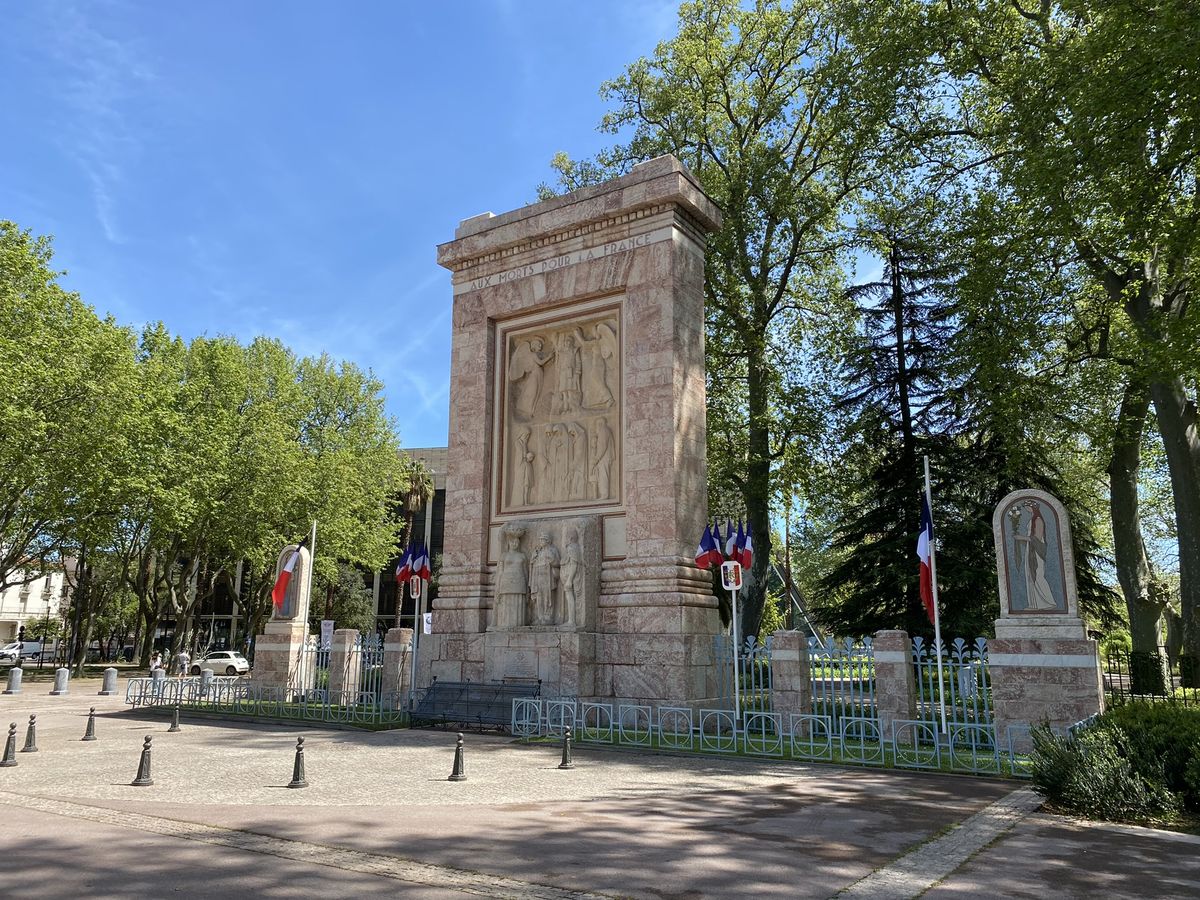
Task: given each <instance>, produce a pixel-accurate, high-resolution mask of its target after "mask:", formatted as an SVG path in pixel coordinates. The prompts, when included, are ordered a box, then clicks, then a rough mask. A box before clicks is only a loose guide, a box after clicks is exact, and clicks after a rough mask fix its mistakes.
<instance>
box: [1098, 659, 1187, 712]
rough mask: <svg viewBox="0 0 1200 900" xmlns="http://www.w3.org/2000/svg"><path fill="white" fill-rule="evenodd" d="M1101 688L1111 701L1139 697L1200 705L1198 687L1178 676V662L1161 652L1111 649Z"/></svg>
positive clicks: (1136, 698)
mask: <svg viewBox="0 0 1200 900" xmlns="http://www.w3.org/2000/svg"><path fill="white" fill-rule="evenodd" d="M1103 669H1104V690H1105V694H1106V695H1107V697H1108V700H1109V702H1111V703H1124V702H1126V701H1129V700H1140V701H1144V702H1147V703H1179V704H1182V705H1184V706H1200V686H1195V685H1188V684H1185V683H1184V680H1183V679H1181V678H1180V675H1179V661H1178V660H1173V659H1171V657H1170V656H1168V655H1167V654H1166V653H1164V652H1158V653H1130V652H1128V651H1124V650H1111V651H1109V653H1108V656H1107V657H1106V658H1105V659H1104V664H1103Z"/></svg>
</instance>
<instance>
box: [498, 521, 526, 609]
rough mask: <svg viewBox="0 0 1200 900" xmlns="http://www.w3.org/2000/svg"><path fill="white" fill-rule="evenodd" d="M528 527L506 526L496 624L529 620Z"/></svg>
mask: <svg viewBox="0 0 1200 900" xmlns="http://www.w3.org/2000/svg"><path fill="white" fill-rule="evenodd" d="M524 534H525V529H524V528H521V527H519V526H512V527H509V528H505V529H504V547H505V549H504V552H503V553H501V554H500V561H499V564H498V565H497V566H496V604H495V606H494V607H493V608H492V628H494V629H500V628H517V627H520V626H521V625H524V624H525V604H526V602H527V601H528V599H529V575H528V571H529V559H528V557H526V556H525V554H524V553H522V552H521V537H522V535H524Z"/></svg>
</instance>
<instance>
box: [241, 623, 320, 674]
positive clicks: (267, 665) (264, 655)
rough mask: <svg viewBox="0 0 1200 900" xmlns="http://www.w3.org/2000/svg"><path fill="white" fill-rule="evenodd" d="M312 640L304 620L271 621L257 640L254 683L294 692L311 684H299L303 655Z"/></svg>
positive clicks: (255, 643)
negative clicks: (307, 642)
mask: <svg viewBox="0 0 1200 900" xmlns="http://www.w3.org/2000/svg"><path fill="white" fill-rule="evenodd" d="M307 638H308V623H307V622H305V621H303V620H287V621H278V620H277V621H270V622H267V624H266V625H265V626H263V631H262V634H260V635H258V636H257V637H256V638H255V639H254V676H253V678H254V681H255V683H256V684H262V685H265V686H267V687H279V688H284V689H288V690H292V691H302V690H306V689H307V688H308V687H311V685H302V684H299V683H298V681H299V676H300V668H301V667H300V662H301V653H302V652H303V650H304V643H305V641H306V640H307Z"/></svg>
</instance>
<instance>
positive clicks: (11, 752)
mask: <svg viewBox="0 0 1200 900" xmlns="http://www.w3.org/2000/svg"><path fill="white" fill-rule="evenodd" d="M16 764H17V723H16V722H13V723H12V724H11V725H9V726H8V740H7V741H5V742H4V759H0V766H15V765H16Z"/></svg>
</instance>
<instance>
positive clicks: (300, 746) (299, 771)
mask: <svg viewBox="0 0 1200 900" xmlns="http://www.w3.org/2000/svg"><path fill="white" fill-rule="evenodd" d="M288 787H290V788H304V787H308V782H307V781H306V780H305V778H304V738H303V737H298V738H296V761H295V762H294V763H292V780H291V781H289V782H288Z"/></svg>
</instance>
